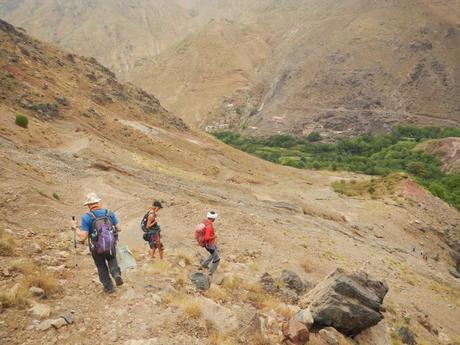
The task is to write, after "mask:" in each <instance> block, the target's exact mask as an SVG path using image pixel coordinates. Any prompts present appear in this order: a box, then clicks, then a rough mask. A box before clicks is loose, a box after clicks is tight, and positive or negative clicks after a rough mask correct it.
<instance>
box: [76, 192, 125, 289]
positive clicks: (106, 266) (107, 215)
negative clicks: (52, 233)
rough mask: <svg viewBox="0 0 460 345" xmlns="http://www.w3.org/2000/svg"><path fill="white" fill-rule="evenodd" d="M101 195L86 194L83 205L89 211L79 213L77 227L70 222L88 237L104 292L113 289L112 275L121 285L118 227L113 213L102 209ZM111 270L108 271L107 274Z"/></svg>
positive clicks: (83, 235) (79, 232)
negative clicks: (79, 220) (117, 248)
mask: <svg viewBox="0 0 460 345" xmlns="http://www.w3.org/2000/svg"><path fill="white" fill-rule="evenodd" d="M100 202H101V198H99V197H98V196H97V195H96V193H89V194H88V195H87V201H86V202H85V204H84V205H85V206H88V209H89V212H87V213H85V214H84V215H82V216H81V224H80V228H79V229H78V228H77V225H76V223H75V221H72V229H74V230H75V231H76V233H77V234H78V236H79V237H80V238H81V239H82V241H85V240H86V239H88V244H89V248H90V251H91V254H92V256H93V259H94V263H95V264H96V267H97V272H98V274H99V280H100V281H101V284H102V285H103V287H104V291H105V292H107V293H112V292H114V291H115V290H114V287H113V281H112V279H111V278H110V275H112V277H113V279H115V283H116V285H117V286H120V285H122V284H123V279H122V278H121V271H120V267H119V266H118V262H117V257H116V242H117V239H118V233H119V232H121V228H120V226H119V224H118V220H117V217H116V216H115V214H114V213H113V212H112V211H110V210H107V209H105V208H102V206H101V203H100ZM109 272H110V274H109Z"/></svg>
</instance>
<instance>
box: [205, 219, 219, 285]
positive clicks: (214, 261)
mask: <svg viewBox="0 0 460 345" xmlns="http://www.w3.org/2000/svg"><path fill="white" fill-rule="evenodd" d="M216 219H217V213H216V212H214V211H210V212H208V217H207V219H206V220H205V221H204V225H205V226H206V228H205V233H204V241H205V248H206V250H207V251H208V253H209V256H208V257H207V258H206V259H205V260H204V261H203V262H202V263H201V269H204V268H206V269H208V276H209V277H212V275H213V274H214V272H215V271H216V269H217V266H219V262H220V257H219V252H218V250H217V246H216V234H215V231H214V221H215V220H216ZM209 264H211V266H209Z"/></svg>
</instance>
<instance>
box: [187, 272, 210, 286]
mask: <svg viewBox="0 0 460 345" xmlns="http://www.w3.org/2000/svg"><path fill="white" fill-rule="evenodd" d="M190 280H191V281H192V283H193V284H195V286H196V288H197V289H198V290H207V289H209V286H210V284H209V278H208V276H207V275H205V274H204V273H203V272H195V273H193V274H192V275H191V276H190Z"/></svg>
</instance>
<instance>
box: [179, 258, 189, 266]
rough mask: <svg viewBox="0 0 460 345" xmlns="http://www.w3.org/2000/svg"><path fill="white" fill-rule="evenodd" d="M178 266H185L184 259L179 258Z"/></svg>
mask: <svg viewBox="0 0 460 345" xmlns="http://www.w3.org/2000/svg"><path fill="white" fill-rule="evenodd" d="M179 266H180V267H182V268H185V267H186V266H187V265H186V264H185V260H180V261H179Z"/></svg>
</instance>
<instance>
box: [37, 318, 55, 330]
mask: <svg viewBox="0 0 460 345" xmlns="http://www.w3.org/2000/svg"><path fill="white" fill-rule="evenodd" d="M53 321H54V320H45V321H43V322H41V323H40V324H39V325H37V327H36V329H37V330H38V331H46V330H48V329H50V328H51V327H53Z"/></svg>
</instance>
